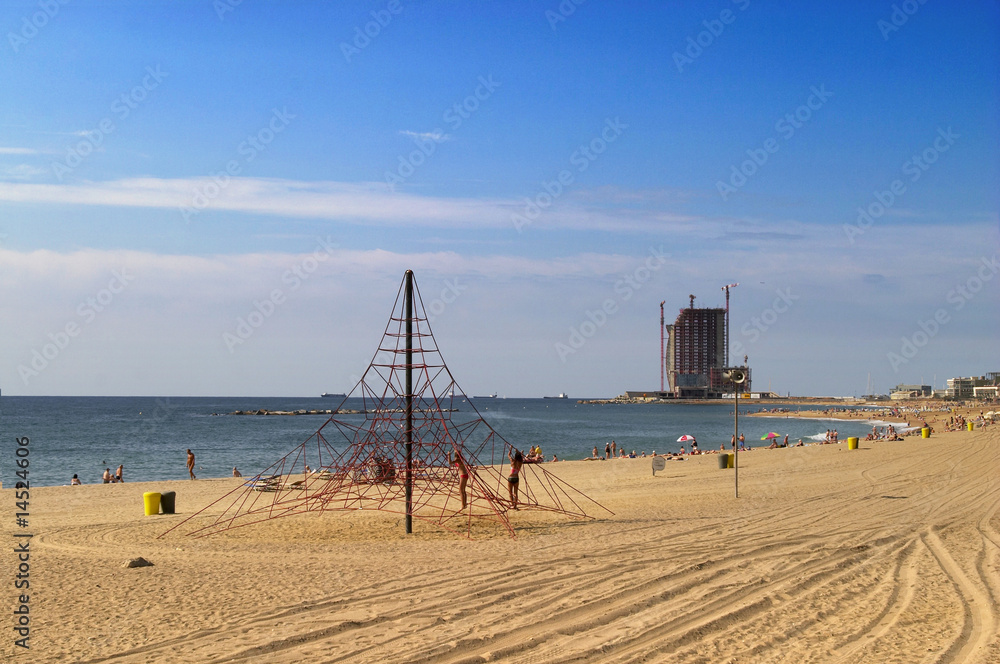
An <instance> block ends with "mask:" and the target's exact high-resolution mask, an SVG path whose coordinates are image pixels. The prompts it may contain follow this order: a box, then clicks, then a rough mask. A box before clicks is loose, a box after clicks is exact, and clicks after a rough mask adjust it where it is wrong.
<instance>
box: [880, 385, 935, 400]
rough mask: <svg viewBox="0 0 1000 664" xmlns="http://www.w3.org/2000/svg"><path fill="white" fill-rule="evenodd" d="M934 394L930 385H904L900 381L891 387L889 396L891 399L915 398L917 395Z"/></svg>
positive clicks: (927, 395)
mask: <svg viewBox="0 0 1000 664" xmlns="http://www.w3.org/2000/svg"><path fill="white" fill-rule="evenodd" d="M933 394H934V388H933V387H932V386H930V385H905V384H903V383H900V384H899V385H897V386H896V387H894V388H892V390H890V392H889V397H890V398H892V399H916V398H919V397H929V396H932V395H933Z"/></svg>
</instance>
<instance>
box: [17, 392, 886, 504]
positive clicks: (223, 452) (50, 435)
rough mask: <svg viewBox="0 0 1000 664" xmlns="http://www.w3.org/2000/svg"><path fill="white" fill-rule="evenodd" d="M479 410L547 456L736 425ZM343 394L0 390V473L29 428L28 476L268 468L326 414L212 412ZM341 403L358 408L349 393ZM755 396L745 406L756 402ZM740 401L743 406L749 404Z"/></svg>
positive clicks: (706, 417) (567, 408) (801, 433)
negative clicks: (190, 463) (189, 456)
mask: <svg viewBox="0 0 1000 664" xmlns="http://www.w3.org/2000/svg"><path fill="white" fill-rule="evenodd" d="M475 401H476V404H477V408H479V410H480V412H481V413H482V415H483V417H484V418H485V419H486V420H487V421H488V422H489V423H490V425H491V426H492V427H493V428H494V429H495V430H496V431H497V432H498V433H499V434H500V435H502V436H503V437H504V438H506V439H507V440H508V441H510V442H511V443H513V444H514V445H515V446H517V447H519V448H521V449H527V448H528V447H530V446H531V445H541V446H542V450H543V451H544V452H545V454H546V457H547V458H551V455H552V454H557V455H559V457H560V458H566V459H580V458H583V457H584V456H589V455H590V451H591V449H592V448H593V447H594V446H595V445H597V446H598V447H599V448H600V450H601V452H602V453H603V451H604V444H605V443H606V442H608V441H610V440H612V439H614V440H616V441H617V442H618V444H619V445H621V446H624V447H625V449H626V450H633V449H634V450H636V452H639V453H641V452H642V451H645V452H646V453H647V454H648V453H650V452H652V451H653V450H656V451H657V452H658V453H664V452H670V451H677V450H678V449H679V448H680V444H678V443H677V442H676V440H677V439H678V438H679V437H680V436H682V435H684V434H690V435H693V436H695V437H696V438H697V439H698V444H699V446H700V447H701V448H702V449H712V448H716V449H717V448H718V447H719V443H721V442H723V441H728V440H729V437H730V436H731V435H732V432H733V411H732V405H731V404H729V405H727V404H711V405H709V404H705V405H681V404H673V405H584V404H577V403H576V401H575V400H572V399H566V400H564V399H477V400H475ZM337 405H339V400H338V399H321V398H318V397H316V398H255V397H232V398H212V397H169V398H167V397H157V398H154V397H2V398H0V441H2V442H0V481H2V482H3V484H4V486H5V487H11V486H13V484H14V481H15V479H16V478H15V476H14V472H15V470H16V467H15V465H14V462H15V456H14V448H15V447H16V445H15V442H14V439H15V438H16V437H21V436H27V437H29V438H30V440H31V443H30V450H31V453H30V462H31V465H30V467H29V468H30V479H31V480H32V483H33V484H37V485H41V486H50V485H58V484H68V483H69V480H70V478H71V477H72V476H73V473H78V474H79V475H80V478H81V479H82V480H83V482H84V483H86V484H91V483H95V482H100V476H101V473H103V472H104V469H105V468H107V467H110V468H111V469H112V471H113V470H114V469H115V467H117V466H118V464H120V463H122V464H124V465H125V481H126V482H128V481H150V480H168V479H183V478H186V477H187V470H186V468H185V459H186V453H185V450H186V449H187V448H191V449H192V450H193V451H194V452H195V454H196V457H197V466H198V468H197V470H196V473H198V475H199V476H200V477H224V476H228V475H230V474H231V472H232V467H233V466H234V465H235V466H239V468H240V470H241V471H242V472H243V474H244V475H252V474H255V473H257V472H259V471H260V470H262V469H264V468H266V467H267V466H268V465H270V464H271V463H272V462H274V461H276V460H277V459H278V458H279V457H281V456H282V455H284V454H285V453H286V452H288V451H289V450H290V449H291V448H293V447H294V446H296V445H298V444H300V443H302V442H303V441H304V440H306V439H307V438H308V437H309V436H310V435H312V434H313V433H314V432H315V431H316V430H317V429H318V428H319V427H320V426H321V425H322V424H323V423H324V422H325V421H326V419H327V416H322V415H300V416H295V417H277V416H271V417H261V416H230V415H223V416H214V415H213V413H230V412H232V411H235V410H256V409H259V408H265V409H269V410H296V409H327V408H334V407H336V406H337ZM456 406H457V407H458V409H459V412H458V413H455V414H454V417H455V418H456V419H464V418H467V417H470V416H471V415H472V414H473V411H472V409H471V407H470V405H469V403H468V402H464V401H457V400H456ZM345 407H347V408H352V407H353V408H360V407H361V402H360V400H357V401H355V400H353V399H352V400H349V401H348V402H347V404H346V406H345ZM756 408H757V407H756V406H753V405H750V406H748V408H747V409H746V410H756ZM746 410H745V409H744V407H743V403H741V404H740V412H741V415H742V413H743V412H746ZM827 428H837V429H838V431H839V433H840V437H841V439H845V438H846V437H847V436H848V435H852V436H854V435H859V434H860V435H861V436H862V437H863V436H864V435H866V434H867V433H868V432H869V431H870V430H871V425H870V424H865V423H864V422H843V421H838V422H831V421H821V420H797V419H785V418H778V419H773V418H766V419H762V418H746V419H743V418H742V417H741V418H740V431H741V432H743V433H744V434H745V435H746V438H747V440H748V441H753V444H754V445H763V444H765V443H761V441H760V438H761V437H762V436H764V435H766V434H767V433H768V432H770V431H774V432H776V433H778V434H780V435H781V436H784V435H785V434H788V435H789V438H790V440H792V441H795V440H797V439H799V438H803V439H804V440H806V441H807V442H808V440H809V439H810V438H811V439H813V440H816V439H818V438H822V437H823V435H824V434H825V432H826V429H827Z"/></svg>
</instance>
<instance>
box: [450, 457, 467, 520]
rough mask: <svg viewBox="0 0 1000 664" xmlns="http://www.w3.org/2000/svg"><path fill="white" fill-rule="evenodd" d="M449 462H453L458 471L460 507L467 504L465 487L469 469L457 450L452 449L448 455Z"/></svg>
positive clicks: (463, 507)
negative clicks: (460, 496)
mask: <svg viewBox="0 0 1000 664" xmlns="http://www.w3.org/2000/svg"><path fill="white" fill-rule="evenodd" d="M449 456H450V457H451V463H452V464H454V466H455V469H456V470H457V471H458V491H459V493H461V494H462V509H463V510H464V509H465V506H466V505H467V504H468V502H469V499H468V497H467V492H466V490H465V489H466V487H467V486H468V485H469V469H468V468H467V467H466V466H465V459H463V458H462V455H461V454H460V453H459V452H458V450H455V451H453V452H452V453H451V454H450V455H449Z"/></svg>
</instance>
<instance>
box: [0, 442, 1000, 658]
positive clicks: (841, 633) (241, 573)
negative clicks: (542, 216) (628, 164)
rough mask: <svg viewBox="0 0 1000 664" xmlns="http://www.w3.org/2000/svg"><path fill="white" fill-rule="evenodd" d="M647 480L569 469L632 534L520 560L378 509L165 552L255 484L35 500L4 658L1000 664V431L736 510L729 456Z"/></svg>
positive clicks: (892, 449) (748, 461) (790, 473)
mask: <svg viewBox="0 0 1000 664" xmlns="http://www.w3.org/2000/svg"><path fill="white" fill-rule="evenodd" d="M650 465H651V464H650V459H648V458H647V459H630V460H614V461H609V462H606V463H601V464H593V463H583V462H566V463H560V464H556V465H553V466H552V467H551V470H552V471H553V472H555V473H556V474H557V475H559V476H560V477H561V478H563V479H565V480H566V481H568V482H570V483H571V484H572V485H573V486H575V487H577V488H579V489H580V490H582V491H584V492H585V493H586V494H587V495H589V496H592V497H593V498H594V499H596V500H598V501H600V502H601V503H602V504H604V505H606V506H607V507H608V508H610V509H611V510H613V511H614V512H615V516H610V517H607V518H601V519H597V520H589V521H588V520H584V521H578V520H573V519H568V518H565V517H559V516H556V515H551V514H538V513H531V512H516V513H512V514H511V518H512V522H513V524H514V526H515V528H516V530H517V533H518V538H517V539H516V540H515V539H510V538H508V537H505V536H503V534H502V533H496V532H492V531H490V530H488V529H486V530H484V531H483V532H475V533H474V537H476V539H474V540H472V541H470V540H466V539H461V538H456V537H455V536H453V535H450V534H448V533H444V532H440V531H434V530H431V529H428V528H425V527H424V526H423V525H422V524H421V523H420V522H417V523H416V524H415V530H416V532H415V534H414V535H412V536H406V535H405V534H404V533H403V527H402V518H401V517H400V516H398V515H390V514H384V513H377V512H369V511H364V512H353V513H336V512H331V513H323V514H305V515H300V516H295V517H290V518H287V519H278V520H274V521H270V522H267V523H264V524H260V525H255V526H248V527H245V528H240V529H237V530H233V531H229V532H225V533H222V534H219V535H214V536H212V537H207V538H201V539H195V538H191V537H187V536H185V535H184V534H183V532H182V531H180V530H178V531H173V532H171V533H170V534H169V535H167V536H166V537H163V538H161V539H158V538H157V537H158V536H159V535H161V534H162V533H163V532H164V531H166V530H167V529H168V528H169V527H170V526H172V525H174V524H176V523H178V522H179V521H180V520H181V519H183V518H185V516H187V515H189V514H191V513H192V512H194V511H195V510H197V509H199V508H201V507H202V506H204V505H206V504H208V503H210V502H211V501H212V500H214V499H215V498H217V497H219V496H220V495H222V494H223V493H225V492H226V491H227V490H229V489H231V488H234V487H235V486H237V485H238V483H239V482H240V480H231V479H224V480H223V479H220V480H198V481H193V482H192V481H185V482H157V483H134V484H120V485H90V486H84V487H52V488H42V489H35V490H34V491H32V503H31V518H32V521H31V529H32V531H33V534H34V537H33V538H32V540H31V589H30V606H31V621H32V622H31V626H32V631H31V640H30V645H31V649H30V651H27V652H26V651H24V650H23V649H20V648H15V646H14V645H13V637H12V636H11V633H10V631H9V630H8V637H7V638H6V639H5V640H4V641H3V642H2V643H0V661H4V662H8V661H31V662H57V661H73V662H103V661H114V662H123V663H129V662H172V663H195V662H197V663H199V664H201V663H206V662H231V661H240V662H268V663H269V664H273V663H276V662H380V663H381V662H385V663H390V662H431V661H434V662H475V661H505V662H569V661H594V662H621V663H624V662H640V661H642V662H794V663H796V664H799V663H810V662H851V663H855V662H872V663H876V662H878V663H880V664H881V663H883V662H956V663H958V662H962V663H967V662H971V663H975V662H983V663H985V662H997V661H1000V640H998V636H997V633H998V628H1000V618H998V609H997V607H998V600H1000V517H998V510H1000V482H998V480H997V468H998V467H1000V426H997V427H992V428H987V429H985V430H976V431H975V432H964V433H954V434H946V435H935V436H933V437H932V438H930V439H921V438H919V437H913V438H907V439H906V440H904V441H901V442H892V443H890V442H884V443H868V442H865V441H862V443H861V449H859V450H856V451H848V450H847V446H846V444H841V445H826V446H811V447H805V448H788V449H778V450H755V451H753V452H749V453H744V454H741V455H740V457H739V486H740V497H739V498H738V499H737V498H735V497H734V477H733V470H731V469H730V470H723V469H719V468H718V464H717V459H716V458H715V457H714V456H713V455H705V456H702V457H692V458H689V459H688V460H687V461H685V462H683V463H677V462H670V463H667V465H666V468H665V470H663V471H661V472H658V473H657V474H656V476H655V477H654V476H653V475H652V472H651V468H650ZM150 490H155V491H163V490H173V491H176V492H177V510H178V514H176V515H159V516H149V517H146V516H143V502H142V493H143V492H144V491H150ZM0 495H2V496H3V498H4V499H5V501H6V503H5V504H8V505H13V502H14V497H13V491H11V490H9V489H6V490H3V491H2V493H0ZM7 521H10V519H8V520H7ZM4 526H5V528H6V530H5V531H4V537H5V541H6V542H8V543H10V542H13V541H14V536H13V535H14V531H13V530H12V528H11V527H10V524H8V523H5V524H4ZM4 551H5V553H4V554H3V569H4V570H13V569H16V564H17V563H16V554H13V553H12V548H11V547H10V546H5V547H4ZM137 556H142V557H143V558H145V559H147V560H154V561H156V564H155V566H152V567H149V568H147V569H144V570H142V571H141V573H136V572H135V571H133V570H129V569H123V568H122V567H121V562H122V560H124V559H127V558H134V557H137ZM6 573H7V574H8V576H10V577H12V576H13V572H10V571H8V572H6ZM7 588H8V591H7V592H5V593H3V594H2V601H3V602H4V603H5V604H4V608H5V610H6V611H7V615H8V616H10V615H12V614H11V612H12V611H13V609H14V608H15V602H16V600H17V597H16V596H15V595H14V591H13V589H12V586H11V584H10V583H7Z"/></svg>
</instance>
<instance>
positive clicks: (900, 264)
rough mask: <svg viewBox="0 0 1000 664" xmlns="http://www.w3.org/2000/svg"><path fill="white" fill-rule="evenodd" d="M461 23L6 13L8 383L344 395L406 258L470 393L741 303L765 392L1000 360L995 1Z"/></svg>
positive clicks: (325, 6) (204, 8)
mask: <svg viewBox="0 0 1000 664" xmlns="http://www.w3.org/2000/svg"><path fill="white" fill-rule="evenodd" d="M457 4H458V3H446V2H413V3H409V2H405V0H396V1H394V2H388V1H386V2H381V1H378V2H344V3H318V2H316V3H313V2H298V3H262V2H253V1H252V0H243V2H240V3H235V2H233V1H232V0H230V1H229V2H225V1H224V0H219V1H218V2H212V0H197V1H193V0H192V1H184V2H144V3H139V2H114V1H104V2H94V1H87V0H74V1H73V2H70V3H67V4H60V3H59V2H58V1H57V0H52V1H51V2H44V1H42V2H38V1H36V2H7V3H4V5H3V7H2V8H0V35H2V36H3V40H2V43H0V91H2V92H0V388H2V389H3V390H4V392H5V393H6V394H55V395H58V394H114V395H119V394H121V395H128V394H170V395H303V396H309V395H314V394H318V393H319V392H322V391H347V390H349V389H350V388H351V387H352V386H353V382H354V380H356V378H357V376H358V375H359V374H360V372H361V371H362V370H363V369H364V368H365V366H366V365H367V362H368V360H369V359H370V358H371V355H372V353H373V352H374V348H375V344H376V343H377V340H378V338H379V335H380V334H381V331H382V330H383V329H384V325H385V320H386V318H387V316H388V314H389V310H390V308H391V305H392V301H393V298H394V297H395V294H396V289H397V286H398V283H399V281H400V279H401V277H402V274H403V271H404V270H405V269H407V268H411V269H413V270H414V271H415V273H416V276H417V281H418V284H419V286H420V288H421V292H422V295H423V298H424V303H425V306H427V307H428V308H429V309H430V310H431V311H433V313H434V320H433V326H434V330H435V333H436V335H437V336H438V338H439V342H440V344H441V347H442V350H443V352H444V354H445V357H446V359H447V360H448V362H449V364H450V366H451V369H452V371H453V373H454V374H455V375H456V378H457V379H458V381H459V383H460V384H461V385H462V386H463V387H465V388H466V389H467V391H469V392H474V393H482V392H485V391H497V392H499V393H501V394H506V395H508V396H541V395H543V394H553V393H557V392H567V393H569V394H570V395H571V396H574V397H576V396H580V397H582V396H607V395H614V394H618V393H621V392H623V391H624V390H626V389H656V388H658V387H659V380H660V371H659V366H658V361H657V358H658V355H659V332H658V323H659V303H660V302H661V301H666V305H665V307H666V310H667V317H668V319H672V318H673V317H674V316H676V313H677V310H678V309H679V308H681V307H683V306H686V303H687V296H688V294H689V293H693V294H695V295H697V296H698V300H697V301H696V302H697V303H698V304H700V305H705V306H720V305H721V304H722V302H723V298H722V293H721V290H720V287H721V286H722V285H724V284H727V283H731V282H739V283H740V286H739V287H737V288H736V289H734V290H733V291H732V311H731V313H732V331H731V332H732V333H731V337H732V342H733V345H734V353H738V354H740V355H742V353H744V352H745V353H746V354H748V355H749V356H750V364H751V366H752V367H753V369H754V377H755V380H756V383H755V387H757V388H761V389H766V388H767V387H768V386H770V387H771V388H772V389H774V390H776V391H780V392H782V393H785V392H791V393H793V394H815V395H849V394H862V393H863V392H864V391H865V388H866V385H867V381H868V375H869V374H870V375H871V378H872V381H873V383H874V385H875V387H876V389H877V390H879V391H886V390H888V389H889V388H890V387H891V386H893V385H895V384H896V383H900V382H904V383H912V382H923V383H930V382H932V381H936V383H935V384H936V385H937V386H941V385H942V384H943V382H944V380H945V379H946V378H948V377H951V376H958V375H972V374H981V373H983V372H986V371H995V370H1000V357H998V355H1000V354H998V352H997V347H998V345H997V343H996V340H997V335H996V330H997V327H998V323H1000V316H998V307H997V301H998V297H997V296H998V286H1000V276H998V274H997V268H996V258H997V256H998V254H1000V242H998V230H1000V200H998V191H1000V189H998V187H997V184H998V179H1000V178H998V175H1000V159H998V157H1000V140H998V129H1000V117H998V108H1000V104H998V80H1000V77H998V71H997V70H998V66H997V63H998V62H1000V48H998V43H1000V39H998V37H1000V10H998V8H997V5H996V3H990V2H969V3H961V4H960V5H958V6H953V5H946V4H943V3H934V2H927V3H924V4H920V3H919V2H918V1H916V0H912V1H911V2H909V3H892V2H885V3H879V2H875V3H861V2H845V3H836V4H829V3H821V4H817V5H815V6H812V5H809V6H801V7H794V6H790V3H779V2H759V1H756V0H749V1H748V0H739V1H737V2H729V1H718V2H688V3H677V4H678V5H679V6H673V5H666V4H665V3H654V2H620V3H607V2H598V1H596V0H589V1H588V2H583V3H582V4H579V5H577V4H575V3H574V2H572V0H564V2H562V3H561V4H560V3H559V2H556V1H554V0H553V1H550V2H519V3H464V4H462V5H460V6H456V5H457ZM570 9H572V12H570V11H569V10H570ZM556 17H558V18H556ZM904 18H905V21H904ZM561 19H564V20H561ZM893 21H895V23H893ZM366 30H367V31H368V33H369V35H365V34H364V33H365V31H366ZM359 35H361V36H360V37H359ZM914 158H916V159H914ZM741 171H742V172H741ZM859 208H862V209H864V210H867V211H868V212H869V215H870V216H868V217H867V218H865V217H861V218H860V221H859ZM313 261H315V262H313ZM289 275H292V276H289ZM296 275H298V276H296ZM276 291H277V292H278V297H277V298H276V299H277V300H278V301H279V302H277V303H273V302H272V304H274V306H273V310H272V308H271V307H269V306H267V305H263V304H261V303H263V302H264V301H265V300H268V299H269V298H271V296H272V295H273V294H275V292H276ZM608 303H610V304H608ZM95 305H96V306H95ZM258 305H260V306H258ZM97 307H100V310H98V308H97ZM262 308H263V309H266V310H268V311H271V313H270V314H269V315H267V316H266V317H265V316H264V315H263V314H260V319H259V320H260V321H261V323H260V325H259V326H257V327H254V328H253V329H252V334H250V335H248V336H247V337H246V338H241V339H240V341H241V343H237V344H234V343H233V342H232V341H231V339H232V336H233V335H236V334H237V330H238V329H239V326H240V324H241V320H243V321H245V320H248V317H249V316H250V315H251V314H252V313H253V312H254V311H258V312H259V311H260V309H262ZM602 308H606V309H610V310H613V312H612V313H609V314H606V315H604V316H603V318H602V316H601V315H600V314H598V313H597V312H598V311H599V310H601V309H602ZM935 317H936V319H935ZM595 320H600V321H601V323H600V324H599V325H598V324H596V323H594V321H595ZM67 330H70V331H72V332H75V334H70V332H68V331H67ZM585 333H587V334H585ZM227 335H229V336H227ZM227 339H228V340H229V341H227ZM581 341H582V343H581Z"/></svg>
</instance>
